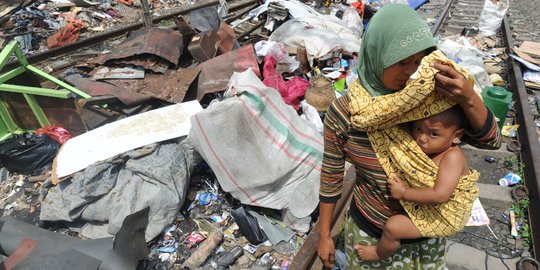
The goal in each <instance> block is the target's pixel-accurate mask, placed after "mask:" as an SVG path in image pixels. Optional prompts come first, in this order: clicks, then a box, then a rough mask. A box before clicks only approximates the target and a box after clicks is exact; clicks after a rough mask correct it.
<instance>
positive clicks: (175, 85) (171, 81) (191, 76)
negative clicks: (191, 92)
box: [106, 68, 199, 103]
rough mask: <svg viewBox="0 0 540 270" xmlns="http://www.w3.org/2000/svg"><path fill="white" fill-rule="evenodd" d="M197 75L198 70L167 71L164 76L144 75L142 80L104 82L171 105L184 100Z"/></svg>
mask: <svg viewBox="0 0 540 270" xmlns="http://www.w3.org/2000/svg"><path fill="white" fill-rule="evenodd" d="M197 75H199V69H183V68H181V69H178V70H167V71H166V72H165V74H163V75H161V74H146V77H145V78H144V80H106V81H107V82H109V83H112V84H115V85H117V86H120V87H122V88H124V89H130V90H131V91H134V92H138V93H141V94H144V95H147V96H151V97H154V98H157V99H161V100H164V101H168V102H171V103H180V102H182V101H183V100H184V97H185V95H186V92H187V90H188V88H189V86H190V85H191V84H192V83H193V81H194V80H195V78H197Z"/></svg>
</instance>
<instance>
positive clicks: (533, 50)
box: [519, 41, 540, 56]
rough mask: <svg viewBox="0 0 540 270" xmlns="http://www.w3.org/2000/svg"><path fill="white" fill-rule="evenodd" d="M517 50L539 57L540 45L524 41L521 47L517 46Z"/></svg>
mask: <svg viewBox="0 0 540 270" xmlns="http://www.w3.org/2000/svg"><path fill="white" fill-rule="evenodd" d="M519 50H521V51H522V52H525V53H528V54H532V55H536V56H540V43H538V42H532V41H524V42H523V43H522V44H521V46H519Z"/></svg>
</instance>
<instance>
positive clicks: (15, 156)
mask: <svg viewBox="0 0 540 270" xmlns="http://www.w3.org/2000/svg"><path fill="white" fill-rule="evenodd" d="M59 148H60V143H58V142H57V141H55V140H54V139H53V138H51V137H49V136H47V135H45V134H43V135H34V134H32V133H24V134H20V135H15V136H14V137H13V138H11V139H9V140H6V141H5V142H3V143H2V144H0V163H1V164H2V166H4V167H6V169H8V170H9V171H13V172H17V173H22V174H33V173H36V172H39V171H40V170H42V169H44V168H46V167H48V166H50V164H51V163H52V161H53V159H54V157H55V156H56V153H58V149H59Z"/></svg>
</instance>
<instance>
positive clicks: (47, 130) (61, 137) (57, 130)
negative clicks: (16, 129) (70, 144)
mask: <svg viewBox="0 0 540 270" xmlns="http://www.w3.org/2000/svg"><path fill="white" fill-rule="evenodd" d="M41 134H47V135H49V137H51V138H53V139H54V140H55V141H57V142H59V143H61V144H64V143H65V142H66V141H67V140H69V139H71V138H72V137H73V135H71V133H69V131H67V130H66V129H65V128H63V127H61V126H46V127H42V128H40V129H38V130H36V135H41Z"/></svg>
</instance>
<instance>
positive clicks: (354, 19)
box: [341, 6, 364, 37]
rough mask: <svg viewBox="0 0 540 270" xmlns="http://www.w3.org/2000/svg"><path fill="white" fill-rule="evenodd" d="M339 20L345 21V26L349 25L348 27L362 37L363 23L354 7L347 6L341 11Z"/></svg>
mask: <svg viewBox="0 0 540 270" xmlns="http://www.w3.org/2000/svg"><path fill="white" fill-rule="evenodd" d="M341 20H342V21H343V22H345V25H347V27H349V29H351V31H353V33H354V34H355V35H357V36H358V37H362V32H363V31H364V23H363V22H362V18H361V17H360V14H358V11H356V8H355V7H353V6H349V7H348V8H346V9H345V11H343V17H342V18H341Z"/></svg>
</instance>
